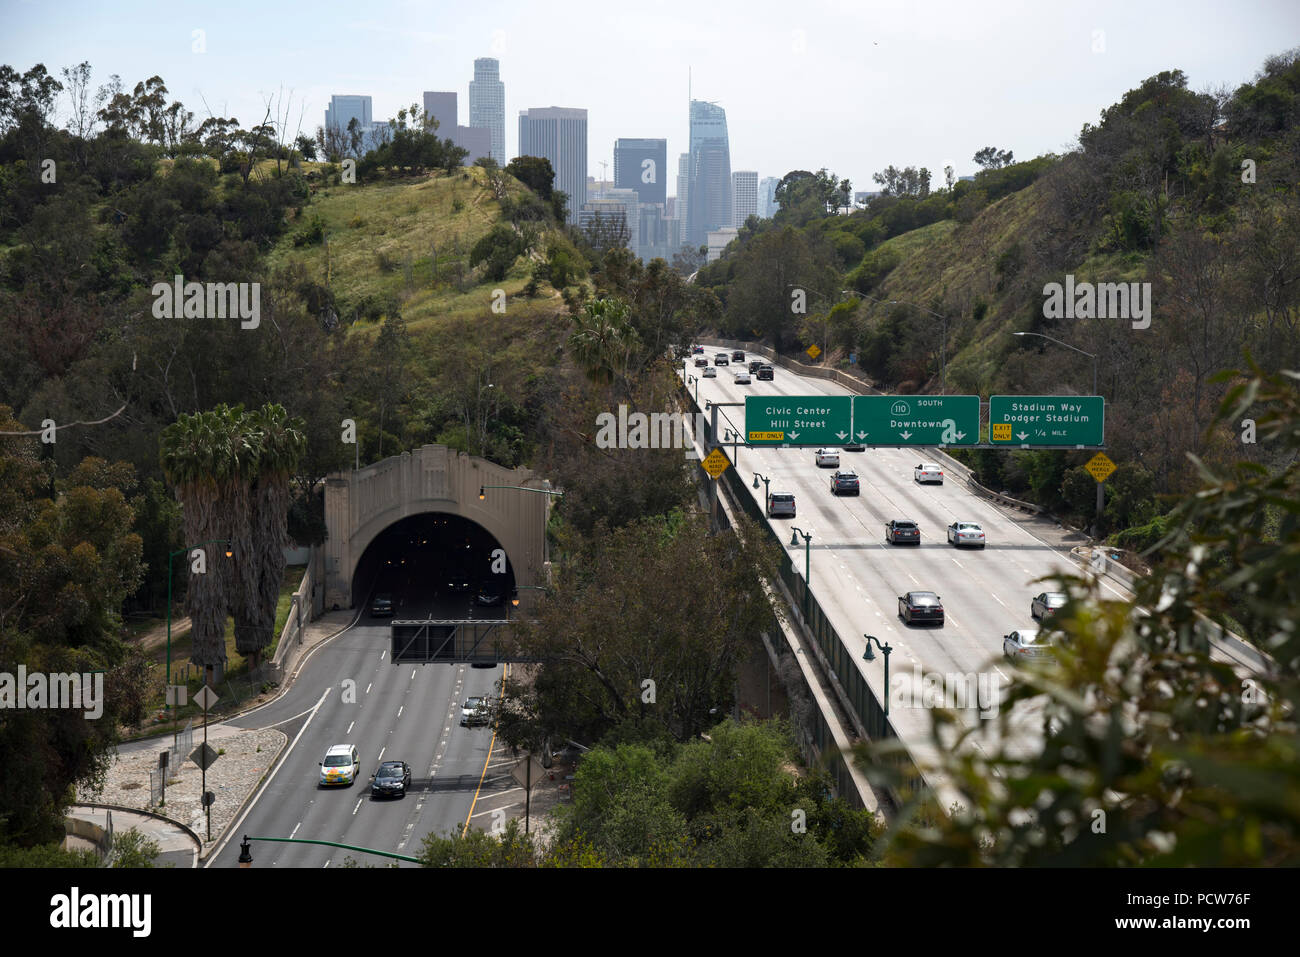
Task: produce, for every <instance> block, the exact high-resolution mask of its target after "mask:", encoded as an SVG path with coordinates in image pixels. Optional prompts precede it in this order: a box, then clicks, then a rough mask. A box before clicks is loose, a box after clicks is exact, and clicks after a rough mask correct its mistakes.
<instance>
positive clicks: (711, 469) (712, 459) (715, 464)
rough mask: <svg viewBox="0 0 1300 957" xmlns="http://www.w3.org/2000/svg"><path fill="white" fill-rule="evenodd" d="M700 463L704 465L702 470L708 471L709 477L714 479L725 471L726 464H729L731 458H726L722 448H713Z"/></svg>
mask: <svg viewBox="0 0 1300 957" xmlns="http://www.w3.org/2000/svg"><path fill="white" fill-rule="evenodd" d="M700 464H701V465H703V466H704V471H706V472H708V473H709V477H710V478H713V479H716V478H717V477H718V476H719V475H721V474H722V473H723V472H725V471H727V466H729V465H730V464H731V460H730V459H728V458H727V456H726V455H725V454H724V453H723V451H722V449H714V450H713V451H712V452H710V453H709V455H708V457H707V458H706V459H705V460H704V461H703V462H701V463H700Z"/></svg>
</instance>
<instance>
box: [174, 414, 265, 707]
mask: <svg viewBox="0 0 1300 957" xmlns="http://www.w3.org/2000/svg"><path fill="white" fill-rule="evenodd" d="M241 417H242V407H237V408H236V409H230V408H229V407H227V406H224V405H221V406H217V407H216V408H215V409H213V410H211V411H208V412H199V413H196V414H193V415H189V414H185V413H182V414H181V415H180V416H178V417H177V419H176V421H175V422H174V423H172V424H171V425H169V426H168V427H167V428H166V429H164V430H163V433H162V441H161V448H160V455H159V458H160V461H161V464H162V468H163V474H164V475H166V477H167V480H168V482H170V483H171V484H172V485H173V486H175V488H176V497H177V499H178V500H179V501H180V503H181V508H182V514H183V519H184V527H185V540H186V541H187V542H190V543H194V544H198V543H200V542H210V541H212V540H218V541H219V540H227V541H232V542H237V540H238V538H239V537H240V536H238V535H237V532H238V531H239V523H240V522H241V521H242V520H244V519H241V517H240V515H241V511H240V509H239V503H240V500H241V498H244V497H245V496H243V495H241V492H240V489H241V488H242V487H243V484H244V480H243V477H242V474H243V470H245V469H247V467H248V464H249V462H250V460H255V458H256V453H255V450H254V449H253V448H252V447H251V446H250V444H249V441H248V438H247V436H245V434H244V430H243V428H242V427H241V425H240V419H241ZM242 514H243V515H244V516H246V515H247V509H246V508H245V509H243V510H242ZM243 537H245V538H246V537H247V536H246V535H245V536H243ZM206 547H207V548H208V553H209V554H216V553H215V552H213V551H212V549H211V547H210V546H206ZM229 568H230V565H229V563H226V562H220V561H214V562H208V563H207V567H206V569H205V573H204V574H202V575H191V577H190V581H189V588H188V589H187V590H186V595H185V607H186V611H187V612H188V614H189V616H190V622H191V634H192V646H191V651H190V660H191V661H192V662H193V663H194V664H196V665H198V666H199V667H201V668H204V669H205V671H206V672H207V675H206V677H207V679H208V680H209V681H211V679H212V669H213V668H214V667H216V666H218V665H221V666H224V665H225V662H226V640H225V635H226V610H227V596H228V594H229V589H230V585H231V583H230V582H229V581H228V579H229Z"/></svg>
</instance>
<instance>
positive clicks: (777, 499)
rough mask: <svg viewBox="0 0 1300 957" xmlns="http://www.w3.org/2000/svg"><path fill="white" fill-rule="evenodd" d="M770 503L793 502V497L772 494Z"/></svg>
mask: <svg viewBox="0 0 1300 957" xmlns="http://www.w3.org/2000/svg"><path fill="white" fill-rule="evenodd" d="M772 501H774V502H793V501H794V496H793V495H777V494H776V493H773V494H772Z"/></svg>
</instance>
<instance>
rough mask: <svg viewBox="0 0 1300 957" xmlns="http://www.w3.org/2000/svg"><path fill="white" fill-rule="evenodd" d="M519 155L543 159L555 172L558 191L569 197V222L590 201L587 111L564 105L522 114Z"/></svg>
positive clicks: (530, 110) (574, 219)
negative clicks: (588, 193)
mask: <svg viewBox="0 0 1300 957" xmlns="http://www.w3.org/2000/svg"><path fill="white" fill-rule="evenodd" d="M519 155H520V156H544V157H546V159H548V160H550V161H551V168H552V169H553V170H555V188H556V189H559V190H563V191H564V192H565V193H567V194H568V196H569V216H568V221H569V222H570V223H577V222H578V214H579V212H581V210H582V204H583V203H585V202H586V201H587V111H586V110H581V109H567V108H565V107H562V106H548V107H534V108H532V109H529V110H520V111H519Z"/></svg>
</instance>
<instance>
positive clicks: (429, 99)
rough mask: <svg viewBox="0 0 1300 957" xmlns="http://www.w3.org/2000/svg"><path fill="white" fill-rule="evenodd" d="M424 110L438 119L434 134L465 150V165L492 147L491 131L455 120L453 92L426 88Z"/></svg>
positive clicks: (457, 115) (455, 107)
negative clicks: (434, 90)
mask: <svg viewBox="0 0 1300 957" xmlns="http://www.w3.org/2000/svg"><path fill="white" fill-rule="evenodd" d="M424 112H425V115H426V116H429V117H432V118H433V119H435V120H437V121H438V129H437V131H436V132H435V133H434V135H435V136H437V137H438V138H439V139H444V140H451V141H452V143H453V144H455V145H456V146H459V147H461V148H462V149H464V150H465V165H466V166H468V165H470V164H471V163H473V162H474V161H475V160H477V159H480V158H481V157H484V156H487V155H489V153H490V151H491V149H492V135H491V131H489V130H485V129H475V128H474V127H472V126H461V125H460V124H459V123H457V122H456V120H457V119H459V113H458V109H457V105H456V94H455V93H443V92H430V91H428V90H426V91H425V93H424Z"/></svg>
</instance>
